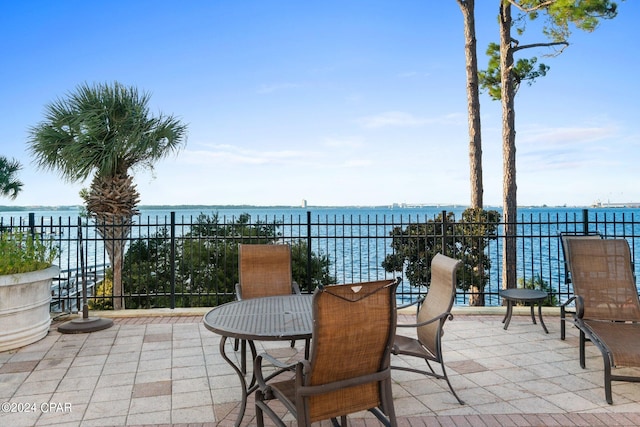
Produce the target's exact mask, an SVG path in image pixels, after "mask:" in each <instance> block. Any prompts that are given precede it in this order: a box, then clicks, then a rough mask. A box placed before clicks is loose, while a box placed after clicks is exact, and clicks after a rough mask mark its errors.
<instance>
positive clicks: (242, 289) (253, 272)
mask: <svg viewBox="0 0 640 427" xmlns="http://www.w3.org/2000/svg"><path fill="white" fill-rule="evenodd" d="M292 291H293V292H296V293H300V291H299V289H298V285H297V284H295V282H294V281H293V278H292V275H291V247H290V246H289V245H267V244H263V245H262V244H240V245H238V283H237V284H236V296H237V298H238V299H250V298H260V297H268V296H275V295H287V294H290V293H291V292H292Z"/></svg>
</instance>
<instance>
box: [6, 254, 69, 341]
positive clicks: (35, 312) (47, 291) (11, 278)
mask: <svg viewBox="0 0 640 427" xmlns="http://www.w3.org/2000/svg"><path fill="white" fill-rule="evenodd" d="M59 274H60V268H58V267H57V266H52V267H49V268H46V269H44V270H39V271H33V272H29V273H19V274H8V275H5V276H0V351H6V350H11V349H14V348H18V347H23V346H25V345H27V344H31V343H34V342H36V341H38V340H41V339H42V338H44V337H45V336H46V335H47V333H48V332H49V326H50V325H51V315H50V314H49V304H50V302H51V281H52V279H53V278H54V277H57V276H58V275H59Z"/></svg>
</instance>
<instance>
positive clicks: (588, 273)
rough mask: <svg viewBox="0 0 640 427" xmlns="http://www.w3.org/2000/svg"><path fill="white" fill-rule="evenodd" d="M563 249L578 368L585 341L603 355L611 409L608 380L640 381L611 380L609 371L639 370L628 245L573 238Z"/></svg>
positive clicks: (638, 314)
mask: <svg viewBox="0 0 640 427" xmlns="http://www.w3.org/2000/svg"><path fill="white" fill-rule="evenodd" d="M568 245H569V248H570V252H569V258H570V263H571V274H572V278H571V280H572V283H573V289H574V294H575V298H576V314H575V316H574V324H575V325H576V326H577V327H578V328H579V330H580V366H581V367H582V368H584V367H585V341H586V339H589V340H590V341H591V342H592V343H593V344H594V345H595V346H596V347H597V348H598V349H599V350H600V352H601V353H602V357H603V361H604V386H605V397H606V399H607V402H608V403H609V404H612V403H613V399H612V395H611V382H612V381H631V382H640V377H638V376H630V375H614V374H612V370H611V368H615V367H640V323H638V322H640V300H638V290H637V288H636V283H635V277H634V274H633V268H632V264H631V251H630V250H629V243H628V242H627V240H625V239H603V240H587V239H575V240H571V241H569V242H568Z"/></svg>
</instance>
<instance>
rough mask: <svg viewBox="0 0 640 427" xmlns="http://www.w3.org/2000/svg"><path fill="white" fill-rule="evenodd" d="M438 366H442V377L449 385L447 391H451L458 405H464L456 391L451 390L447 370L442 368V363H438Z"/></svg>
mask: <svg viewBox="0 0 640 427" xmlns="http://www.w3.org/2000/svg"><path fill="white" fill-rule="evenodd" d="M440 365H441V366H442V375H443V376H444V379H445V380H446V381H447V384H448V385H449V390H451V393H453V395H454V396H455V398H456V399H457V400H458V403H459V404H461V405H464V401H463V400H462V399H460V396H458V394H457V393H456V391H455V390H454V389H453V386H452V385H451V382H450V381H449V376H448V375H447V370H446V369H445V367H444V363H440Z"/></svg>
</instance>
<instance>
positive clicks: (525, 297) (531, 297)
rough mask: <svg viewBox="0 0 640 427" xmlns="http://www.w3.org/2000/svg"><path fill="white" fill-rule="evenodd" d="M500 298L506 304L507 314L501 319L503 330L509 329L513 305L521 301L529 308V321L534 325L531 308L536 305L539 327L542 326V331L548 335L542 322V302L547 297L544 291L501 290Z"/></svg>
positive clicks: (534, 320)
mask: <svg viewBox="0 0 640 427" xmlns="http://www.w3.org/2000/svg"><path fill="white" fill-rule="evenodd" d="M500 296H501V297H502V298H504V300H505V301H506V302H507V313H506V314H505V315H504V319H502V323H504V329H507V328H508V327H509V322H510V321H511V316H512V314H513V304H514V303H515V302H517V301H521V302H524V303H525V304H529V305H530V306H531V320H533V323H534V324H535V323H536V318H535V316H534V314H533V306H534V304H538V318H540V325H542V329H544V331H545V332H546V333H549V331H548V330H547V327H546V326H545V324H544V321H543V320H542V301H544V300H545V299H547V297H548V294H547V293H546V292H545V291H540V290H537V289H522V288H514V289H503V290H501V291H500Z"/></svg>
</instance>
